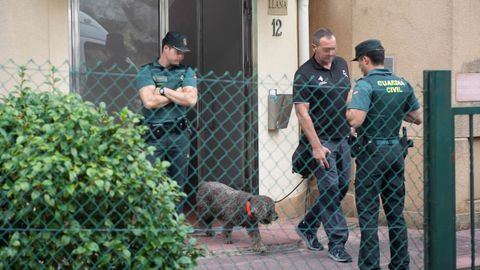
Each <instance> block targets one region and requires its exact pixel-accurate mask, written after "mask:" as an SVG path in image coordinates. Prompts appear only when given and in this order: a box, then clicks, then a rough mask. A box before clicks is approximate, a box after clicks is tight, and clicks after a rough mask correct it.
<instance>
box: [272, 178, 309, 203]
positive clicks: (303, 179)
mask: <svg viewBox="0 0 480 270" xmlns="http://www.w3.org/2000/svg"><path fill="white" fill-rule="evenodd" d="M308 178H310V177H307V178H302V181H300V183H298V185H297V186H296V187H295V188H294V189H293V190H292V191H290V193H288V194H287V195H286V196H285V197H283V198H282V199H281V200H278V201H275V203H279V202H281V201H283V200H285V199H286V198H287V197H288V196H290V195H291V194H292V193H293V192H294V191H295V190H296V189H297V188H298V187H299V186H300V185H301V184H302V183H303V181H305V179H308Z"/></svg>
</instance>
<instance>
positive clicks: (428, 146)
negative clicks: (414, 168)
mask: <svg viewBox="0 0 480 270" xmlns="http://www.w3.org/2000/svg"><path fill="white" fill-rule="evenodd" d="M423 83H424V86H425V95H424V97H425V100H424V119H425V126H424V140H425V144H424V154H425V161H424V175H425V182H424V185H425V187H424V192H425V194H424V195H425V206H424V207H425V240H424V241H425V251H424V254H425V269H427V270H428V269H430V270H436V269H455V268H456V237H455V151H454V149H455V147H454V143H455V140H454V125H453V120H454V119H453V113H452V105H451V71H448V70H440V71H424V73H423Z"/></svg>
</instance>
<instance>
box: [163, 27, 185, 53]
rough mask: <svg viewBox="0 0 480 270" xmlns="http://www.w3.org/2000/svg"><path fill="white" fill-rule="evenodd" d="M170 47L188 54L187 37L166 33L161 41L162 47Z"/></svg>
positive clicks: (176, 33)
mask: <svg viewBox="0 0 480 270" xmlns="http://www.w3.org/2000/svg"><path fill="white" fill-rule="evenodd" d="M164 45H170V46H172V47H173V48H175V49H177V50H179V51H181V52H189V51H190V49H189V48H188V47H187V36H186V35H184V34H181V33H178V32H168V33H167V34H166V35H165V37H164V38H163V40H162V46H164Z"/></svg>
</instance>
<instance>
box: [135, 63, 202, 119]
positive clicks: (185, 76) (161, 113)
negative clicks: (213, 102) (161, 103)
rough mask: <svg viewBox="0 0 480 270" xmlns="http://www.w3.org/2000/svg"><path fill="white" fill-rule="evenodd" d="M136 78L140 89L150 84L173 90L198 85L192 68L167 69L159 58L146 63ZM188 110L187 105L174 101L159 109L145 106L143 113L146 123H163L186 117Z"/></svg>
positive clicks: (174, 67)
mask: <svg viewBox="0 0 480 270" xmlns="http://www.w3.org/2000/svg"><path fill="white" fill-rule="evenodd" d="M135 80H136V84H135V85H136V87H137V89H138V90H140V89H141V88H142V87H145V86H148V85H155V86H157V87H160V88H161V87H167V88H170V89H173V90H175V89H177V88H179V87H184V86H192V87H197V77H196V76H195V71H194V70H193V69H192V68H190V67H186V66H183V65H179V66H172V67H171V68H169V69H167V68H164V67H162V66H161V65H160V64H159V63H158V58H157V59H156V60H155V61H153V62H152V63H150V64H147V65H144V66H143V67H142V68H141V69H140V71H139V72H138V74H137V77H136V79H135ZM186 111H187V108H186V107H184V106H180V105H178V104H176V103H173V102H172V103H170V104H168V105H167V106H165V107H161V108H158V109H151V110H150V109H147V108H145V107H143V109H142V114H143V116H144V117H145V120H144V121H145V122H146V123H161V122H165V121H175V119H178V118H180V117H185V116H186Z"/></svg>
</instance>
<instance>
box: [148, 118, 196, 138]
mask: <svg viewBox="0 0 480 270" xmlns="http://www.w3.org/2000/svg"><path fill="white" fill-rule="evenodd" d="M147 125H148V127H149V128H150V134H152V135H153V136H154V137H156V138H157V139H158V138H160V137H161V136H163V135H164V134H167V133H175V134H179V133H181V132H182V131H184V130H186V129H187V128H188V120H187V119H186V118H180V119H177V120H175V121H174V120H167V121H164V122H161V123H147Z"/></svg>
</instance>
